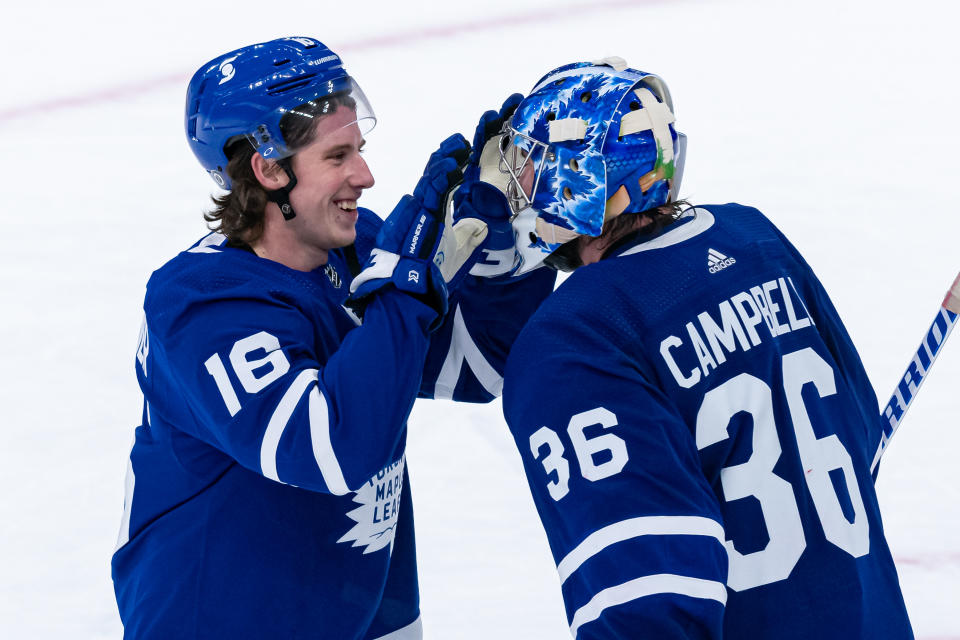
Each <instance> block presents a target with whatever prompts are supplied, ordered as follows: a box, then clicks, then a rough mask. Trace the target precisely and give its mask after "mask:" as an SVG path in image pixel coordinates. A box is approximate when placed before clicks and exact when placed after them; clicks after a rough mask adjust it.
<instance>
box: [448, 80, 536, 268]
mask: <svg viewBox="0 0 960 640" xmlns="http://www.w3.org/2000/svg"><path fill="white" fill-rule="evenodd" d="M522 100H523V96H522V95H520V94H519V93H515V94H513V95H511V96H510V97H509V98H507V99H506V101H504V103H503V106H502V107H500V111H499V112H498V111H492V110H491V111H487V112H486V113H484V114H483V115H482V116H481V117H480V122H479V124H478V125H477V129H476V132H475V133H474V136H473V151H472V152H471V154H470V162H469V164H468V165H467V168H466V170H465V171H464V180H463V185H462V186H461V187H460V188H459V189H458V190H457V192H456V193H455V195H454V206H453V211H452V215H451V213H450V212H448V216H449V218H450V220H451V221H452V222H453V223H454V224H456V223H458V222H460V221H466V220H481V221H483V222H484V223H485V224H486V225H487V229H488V234H487V239H486V241H485V242H484V244H483V247H481V253H482V256H480V257H479V260H478V261H477V262H476V264H474V266H473V267H472V268H471V269H470V274H471V275H475V276H480V277H485V278H493V277H499V276H504V277H509V274H511V273H512V272H513V271H514V270H515V269H516V267H517V266H518V265H519V263H520V256H519V253H518V252H517V250H516V245H515V239H514V231H513V225H511V223H510V222H511V220H510V219H511V215H510V207H509V205H508V204H507V197H506V188H507V183H508V181H509V175H508V174H506V173H504V172H502V171H500V138H501V136H502V133H503V128H504V124H505V123H507V122H509V121H510V118H511V117H513V113H514V111H516V109H517V106H518V105H519V104H520V102H521V101H522Z"/></svg>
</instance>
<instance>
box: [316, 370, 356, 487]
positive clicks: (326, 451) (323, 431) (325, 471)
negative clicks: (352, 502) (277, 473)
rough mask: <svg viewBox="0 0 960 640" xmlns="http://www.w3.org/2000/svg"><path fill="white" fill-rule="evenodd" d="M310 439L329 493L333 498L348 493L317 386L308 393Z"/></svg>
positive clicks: (325, 404)
mask: <svg viewBox="0 0 960 640" xmlns="http://www.w3.org/2000/svg"><path fill="white" fill-rule="evenodd" d="M310 439H311V440H312V441H313V457H314V458H315V459H316V461H317V466H318V467H320V473H321V474H322V475H323V481H324V482H326V483H327V488H328V489H329V490H330V493H332V494H333V495H335V496H342V495H344V494H346V493H348V492H349V491H350V489H348V488H347V482H346V480H344V479H343V470H342V469H341V468H340V462H339V461H337V456H336V455H335V454H334V453H333V445H331V444H330V417H329V414H328V412H327V401H326V399H325V398H324V397H323V394H322V393H320V386H319V385H317V386H316V387H314V388H313V389H312V390H311V391H310Z"/></svg>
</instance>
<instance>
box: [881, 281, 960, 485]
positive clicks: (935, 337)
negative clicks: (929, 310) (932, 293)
mask: <svg viewBox="0 0 960 640" xmlns="http://www.w3.org/2000/svg"><path fill="white" fill-rule="evenodd" d="M958 314H960V274H958V275H957V278H956V280H954V281H953V286H952V287H950V290H949V291H947V295H946V297H945V298H944V299H943V304H941V305H940V310H939V311H938V312H937V316H936V317H935V318H934V319H933V324H931V325H930V328H929V329H928V330H927V333H926V335H925V336H924V338H923V340H922V341H921V342H920V347H919V348H918V349H917V351H916V352H915V353H914V354H913V357H912V358H911V359H910V364H908V365H907V370H906V371H905V372H904V374H903V376H902V377H901V378H900V380H899V382H897V386H896V388H894V390H893V395H892V396H890V400H889V401H888V402H887V406H886V407H885V408H884V410H883V412H882V413H881V414H880V415H881V417H882V418H883V419H884V424H883V435H882V436H881V438H880V446H879V447H878V448H877V453H876V455H875V456H874V457H873V462H872V463H871V464H870V473H873V471H874V470H875V469H876V468H877V464H878V463H879V462H880V457H881V456H882V455H883V452H884V451H886V448H887V444H888V443H889V442H890V439H891V438H893V434H894V433H896V432H897V428H898V427H899V426H900V423H901V422H903V417H904V415H906V413H907V409H909V408H910V404H911V403H912V402H913V399H914V398H916V397H917V393H918V392H919V391H920V386H921V385H922V384H923V381H924V380H926V379H927V376H928V375H929V374H930V368H931V367H932V366H933V363H934V362H936V360H937V356H938V355H940V352H941V351H942V350H943V345H944V344H945V343H946V341H947V338H948V337H949V336H950V332H951V331H953V327H954V326H955V325H956V324H957V317H958Z"/></svg>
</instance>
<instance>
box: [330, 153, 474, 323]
mask: <svg viewBox="0 0 960 640" xmlns="http://www.w3.org/2000/svg"><path fill="white" fill-rule="evenodd" d="M469 152H470V145H469V144H468V143H467V141H466V139H464V137H463V136H461V135H460V134H456V135H453V136H451V137H449V138H447V139H446V140H444V141H443V143H442V144H441V145H440V148H439V149H438V150H437V151H436V152H434V153H433V154H432V155H431V156H430V160H429V161H428V162H427V166H426V168H425V169H424V173H423V177H421V178H420V181H419V182H418V183H417V186H416V187H415V188H414V190H413V195H412V196H411V195H406V196H403V198H401V199H400V202H399V203H398V204H397V206H396V207H394V209H393V212H392V213H391V214H390V215H389V216H388V217H387V219H386V220H385V221H384V223H383V226H382V227H381V228H380V232H379V233H378V234H377V240H376V243H375V246H374V249H373V251H372V252H371V253H370V258H369V259H368V260H367V263H366V265H365V266H364V269H363V271H361V272H360V274H359V275H357V277H356V278H355V279H354V281H353V283H352V284H351V285H350V299H349V300H348V301H347V305H348V306H350V307H351V308H353V309H354V310H355V311H357V312H358V313H360V314H362V311H363V309H364V308H365V307H366V303H367V301H368V299H369V297H370V296H371V295H373V294H374V293H376V292H377V291H379V290H380V289H382V288H384V287H386V286H388V285H392V286H393V287H395V288H396V289H399V290H400V291H405V292H407V293H410V294H412V295H415V296H417V297H420V298H421V299H422V300H423V301H424V302H426V303H427V304H430V305H431V306H432V307H433V308H434V309H436V310H437V313H438V314H440V315H441V316H443V315H444V314H445V313H446V311H447V297H448V294H449V290H450V288H451V287H454V286H455V285H456V284H457V278H458V277H462V275H463V274H465V273H466V270H467V269H469V268H470V266H472V264H473V261H475V259H476V256H475V254H476V248H477V247H478V246H479V245H480V243H482V242H483V240H484V238H485V237H486V234H487V228H486V224H485V223H484V222H483V221H481V220H472V221H463V222H455V223H453V224H452V225H449V226H447V225H444V223H443V217H444V212H443V208H444V203H446V202H447V199H448V196H449V193H450V190H451V189H453V187H455V186H456V185H457V184H458V183H459V182H460V180H461V179H462V177H463V173H462V168H463V166H464V164H465V162H466V161H467V158H468V156H469ZM461 272H462V273H461Z"/></svg>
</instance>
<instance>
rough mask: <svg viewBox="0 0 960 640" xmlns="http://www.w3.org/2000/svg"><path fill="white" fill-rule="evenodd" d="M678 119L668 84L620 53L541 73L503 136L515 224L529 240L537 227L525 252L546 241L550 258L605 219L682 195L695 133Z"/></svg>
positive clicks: (543, 247) (593, 232)
mask: <svg viewBox="0 0 960 640" xmlns="http://www.w3.org/2000/svg"><path fill="white" fill-rule="evenodd" d="M673 123H674V115H673V101H672V100H671V98H670V91H669V90H668V89H667V85H666V84H665V83H664V82H663V80H661V79H660V78H659V77H657V76H655V75H652V74H649V73H645V72H643V71H637V70H636V69H628V68H627V67H626V63H625V62H624V61H623V60H622V59H621V58H607V59H604V60H601V61H597V62H577V63H573V64H568V65H565V66H563V67H559V68H557V69H555V70H553V71H551V72H550V73H548V74H547V75H546V76H544V77H543V78H541V79H540V81H539V82H537V84H536V86H534V88H533V90H532V91H531V92H530V94H529V95H528V96H527V97H526V98H525V99H524V100H523V102H521V103H520V106H519V107H518V108H517V110H516V113H515V114H514V115H513V119H512V121H511V122H510V126H509V129H508V130H507V131H505V135H504V137H503V138H502V139H501V145H500V149H501V171H504V172H506V173H508V174H509V178H510V179H509V182H508V185H507V197H508V200H509V201H510V205H511V208H512V209H513V213H514V214H515V216H516V217H517V218H518V219H515V221H514V225H515V227H517V229H518V231H521V227H522V226H523V225H524V224H526V229H525V231H527V232H528V233H526V234H524V233H522V232H521V234H520V239H521V241H522V243H524V244H525V243H526V241H527V238H528V237H529V231H533V232H534V233H535V235H536V238H535V239H532V244H531V245H530V246H528V247H523V248H524V249H526V251H525V252H524V253H530V252H531V251H532V252H533V253H534V254H536V250H539V253H540V254H541V257H540V259H541V260H542V258H543V257H545V256H546V255H548V254H550V253H552V252H553V251H555V250H556V249H558V248H560V247H561V246H562V245H563V244H565V243H566V242H568V241H570V240H573V239H575V238H577V237H579V236H583V235H587V236H599V235H600V234H601V233H602V231H603V224H604V222H605V221H606V220H609V219H611V218H613V217H615V216H618V215H620V214H622V213H639V212H642V211H646V210H648V209H652V208H654V207H658V206H660V205H663V204H665V203H667V202H669V201H671V200H672V199H675V197H676V193H677V191H678V190H679V186H680V179H681V177H682V173H683V151H684V149H685V146H686V137H685V136H684V135H683V134H681V133H678V132H677V131H676V129H675V128H674V124H673ZM534 216H535V222H534V221H533V217H534ZM527 260H528V261H529V260H530V258H527Z"/></svg>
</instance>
